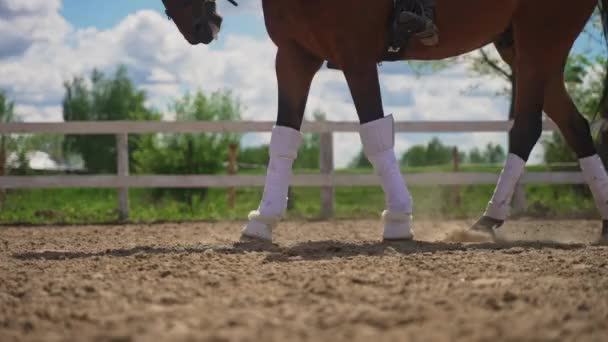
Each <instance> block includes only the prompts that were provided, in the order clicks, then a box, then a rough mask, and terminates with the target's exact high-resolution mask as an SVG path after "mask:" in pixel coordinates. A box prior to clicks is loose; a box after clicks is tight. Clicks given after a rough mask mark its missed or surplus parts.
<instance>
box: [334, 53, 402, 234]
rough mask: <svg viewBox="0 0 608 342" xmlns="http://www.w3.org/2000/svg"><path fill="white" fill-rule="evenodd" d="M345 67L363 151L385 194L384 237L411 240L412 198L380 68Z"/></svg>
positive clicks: (371, 63) (372, 66)
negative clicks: (382, 89)
mask: <svg viewBox="0 0 608 342" xmlns="http://www.w3.org/2000/svg"><path fill="white" fill-rule="evenodd" d="M343 70H344V75H345V76H346V80H347V82H348V86H349V88H350V91H351V94H352V97H353V100H354V102H355V107H356V108H357V113H358V114H359V121H360V122H361V127H360V137H361V142H362V144H363V151H364V153H365V155H366V157H367V158H368V159H369V161H370V162H371V163H372V165H373V166H374V170H375V172H376V174H377V175H378V176H379V177H380V181H381V184H382V188H383V190H384V194H385V201H386V210H385V211H384V213H383V215H382V217H383V219H384V240H411V239H412V238H413V233H412V229H411V220H412V218H411V217H412V200H411V196H410V193H409V191H408V189H407V186H406V184H405V181H404V179H403V176H402V175H401V171H400V168H399V163H398V162H397V158H396V157H395V149H394V147H395V129H394V122H393V117H392V116H386V117H385V116H384V110H383V108H382V97H381V94H380V83H379V80H378V69H377V67H376V64H375V63H373V62H370V63H369V64H363V65H345V66H344V69H343Z"/></svg>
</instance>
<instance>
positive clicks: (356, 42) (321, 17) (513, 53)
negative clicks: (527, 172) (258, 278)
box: [163, 0, 608, 239]
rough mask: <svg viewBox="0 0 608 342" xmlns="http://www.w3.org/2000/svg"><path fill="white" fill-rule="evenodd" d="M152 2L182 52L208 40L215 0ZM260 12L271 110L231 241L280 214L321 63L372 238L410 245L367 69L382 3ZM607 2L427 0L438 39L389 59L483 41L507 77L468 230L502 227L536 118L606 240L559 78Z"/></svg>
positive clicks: (600, 174)
mask: <svg viewBox="0 0 608 342" xmlns="http://www.w3.org/2000/svg"><path fill="white" fill-rule="evenodd" d="M413 1H415V0H413ZM163 2H164V3H165V6H166V8H167V11H168V12H167V14H168V15H169V16H170V17H171V18H172V19H173V20H174V21H175V24H176V25H177V27H178V28H179V29H180V31H181V32H182V34H183V35H184V37H185V38H186V39H187V40H188V41H189V42H190V43H192V44H197V43H199V42H203V43H208V42H210V41H211V40H212V39H213V38H214V37H215V35H216V34H217V32H218V31H219V29H220V25H221V17H220V16H219V15H218V14H217V13H216V11H215V0H163ZM262 4H263V9H264V17H265V23H266V27H267V30H268V34H269V36H270V38H271V39H272V41H273V42H274V43H275V44H276V46H277V47H278V52H277V56H276V75H277V79H278V88H279V91H278V100H279V103H278V115H277V126H276V127H275V131H273V137H272V140H271V145H270V149H271V151H270V155H271V160H270V165H269V168H268V178H267V184H266V188H265V192H264V198H263V200H262V203H261V205H260V208H259V209H258V211H256V212H254V213H252V215H250V223H249V224H248V226H247V227H246V228H245V230H244V233H243V235H244V236H248V237H255V238H262V239H270V238H271V232H272V230H271V229H272V227H273V226H274V225H276V224H277V223H278V220H279V218H280V216H281V214H282V211H283V210H284V203H283V202H284V201H285V197H286V187H287V185H288V184H289V176H290V174H291V162H292V161H293V158H295V156H296V155H297V147H298V146H299V136H298V134H297V132H298V131H299V129H300V126H301V124H302V119H303V116H304V110H305V106H306V102H307V98H308V93H309V88H310V85H311V81H312V79H313V77H314V76H315V74H316V73H317V71H318V70H319V69H320V68H321V66H322V65H323V62H324V61H331V62H332V63H333V64H334V65H336V66H337V67H338V68H339V69H341V70H342V71H343V72H344V75H345V77H346V80H347V83H348V86H349V88H350V91H351V94H352V97H353V100H354V103H355V107H356V109H357V113H358V116H359V119H360V122H361V139H362V142H363V146H364V151H365V153H366V155H367V156H368V158H369V159H370V161H372V164H373V165H374V168H375V169H376V172H377V173H378V175H379V176H380V178H381V181H382V185H383V188H384V191H385V193H386V200H387V211H386V212H385V214H384V218H385V235H384V238H385V239H409V238H411V237H412V233H411V231H410V219H411V218H410V214H411V210H412V208H411V207H412V206H411V201H410V199H409V193H408V192H407V187H406V186H405V184H404V183H403V181H402V180H401V181H400V180H399V178H402V177H401V175H400V173H399V171H398V165H397V164H396V163H395V162H394V160H393V159H394V151H393V144H394V141H393V138H392V136H393V134H394V133H393V132H392V131H391V130H392V118H390V117H385V113H384V110H383V107H382V100H381V93H380V85H379V79H378V70H377V63H378V62H380V61H383V60H386V59H387V53H386V42H387V34H388V30H387V27H388V25H389V21H390V20H391V16H392V11H393V1H392V0H377V1H364V0H262ZM607 5H608V0H600V3H599V4H598V0H577V1H576V2H572V1H555V0H534V1H529V0H502V1H488V0H460V1H453V0H437V9H436V13H437V26H438V27H439V32H440V36H441V39H440V43H439V44H438V45H437V46H432V47H429V46H425V45H423V44H421V43H420V42H418V41H415V40H414V41H411V43H410V45H409V47H408V48H407V49H406V50H404V51H403V52H402V53H401V56H400V58H401V59H404V60H410V59H415V60H436V59H443V58H447V57H451V56H457V55H460V54H463V53H466V52H469V51H472V50H475V49H478V48H480V47H482V46H484V45H486V44H488V43H492V42H495V44H496V45H497V48H498V50H499V52H500V54H501V56H502V57H503V58H504V59H505V61H507V62H508V63H509V64H510V65H511V67H512V68H513V71H514V74H515V75H516V85H515V102H514V104H515V107H514V111H515V122H514V126H513V128H512V130H511V131H510V133H509V137H510V144H509V158H508V160H507V163H506V165H505V169H504V170H503V173H502V175H501V177H500V180H499V183H498V185H497V188H496V192H495V194H494V196H493V198H492V200H491V201H490V204H489V205H488V209H487V211H486V213H485V215H484V216H483V217H482V218H481V219H480V220H479V221H478V222H477V223H476V224H475V225H474V227H473V228H474V229H477V230H481V231H484V232H488V233H490V234H492V235H493V234H494V232H495V229H496V228H498V227H500V226H501V225H502V224H503V222H504V221H505V219H506V216H507V212H508V207H509V205H510V200H511V196H512V193H513V189H514V187H515V184H516V183H517V181H518V180H519V178H520V176H521V174H522V173H523V170H524V165H525V162H526V161H527V160H528V158H529V156H530V152H531V150H532V148H533V147H534V145H535V144H536V143H537V141H538V139H539V137H540V135H541V131H542V125H541V123H542V113H543V111H544V112H545V113H546V114H547V115H548V116H549V117H550V118H551V119H552V120H553V121H554V122H555V123H556V124H557V125H558V126H559V128H560V130H561V132H562V133H563V135H564V137H565V139H566V141H567V142H568V144H569V145H570V146H571V147H572V148H573V149H574V151H575V152H576V154H577V156H578V157H579V158H580V160H581V168H582V170H583V173H584V175H585V178H586V180H587V181H588V183H589V185H590V187H591V190H592V192H593V194H594V197H595V199H596V203H597V205H598V209H599V210H600V213H601V216H602V219H603V220H604V231H603V238H605V239H608V176H607V175H606V172H605V170H604V168H603V166H602V165H601V162H599V158H598V157H597V153H596V150H595V147H594V144H593V141H592V137H591V134H590V129H589V124H588V122H587V121H586V120H585V119H584V118H583V116H582V115H581V114H580V113H579V111H578V110H577V108H576V107H575V105H574V104H573V101H572V100H571V98H570V96H569V95H568V93H567V91H566V88H565V85H564V78H563V71H564V65H565V62H566V59H567V57H568V54H569V51H570V49H571V48H572V46H573V44H574V41H575V40H576V38H577V37H578V36H579V34H580V33H581V32H582V30H583V28H584V26H585V24H586V22H587V21H588V19H589V18H590V16H591V15H592V13H593V11H594V10H595V8H596V7H597V6H599V8H600V12H601V16H602V19H603V20H604V23H606V21H607V19H608V10H607V8H606V6H607ZM218 18H219V19H218ZM605 92H606V90H604V94H603V98H604V99H603V101H602V103H605V102H606V101H605V98H606V94H605ZM391 154H392V155H391ZM273 158H274V159H273Z"/></svg>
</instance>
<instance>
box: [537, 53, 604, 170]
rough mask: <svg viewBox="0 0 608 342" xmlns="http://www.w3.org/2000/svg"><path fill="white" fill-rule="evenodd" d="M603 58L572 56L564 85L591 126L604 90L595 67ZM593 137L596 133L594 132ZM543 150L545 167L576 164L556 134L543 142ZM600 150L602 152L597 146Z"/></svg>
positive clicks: (571, 154) (567, 147)
mask: <svg viewBox="0 0 608 342" xmlns="http://www.w3.org/2000/svg"><path fill="white" fill-rule="evenodd" d="M605 64H606V60H605V59H604V58H602V57H596V58H595V59H590V58H588V57H585V56H583V55H573V56H571V57H570V58H569V59H568V63H567V64H566V69H565V73H564V75H565V81H566V86H567V88H568V92H569V93H570V95H571V97H572V99H573V100H574V102H575V104H576V106H577V108H578V109H579V111H580V112H581V113H582V114H583V116H585V117H586V118H587V119H588V120H589V121H590V122H592V123H593V122H594V121H595V119H596V118H597V115H598V114H599V112H598V111H599V110H600V97H601V94H602V87H603V84H602V83H603V82H602V81H603V76H604V75H603V73H599V74H598V73H597V69H596V68H597V66H598V65H602V66H603V65H605ZM593 133H594V135H595V133H596V132H593ZM542 144H543V146H544V148H545V155H544V159H545V162H546V163H567V162H576V160H577V158H576V155H575V154H574V152H573V151H572V149H571V148H570V147H569V146H568V144H567V143H566V141H565V140H564V138H563V136H562V135H561V133H559V132H554V133H552V134H551V136H550V137H548V138H545V139H543V140H542ZM600 150H602V148H601V146H600Z"/></svg>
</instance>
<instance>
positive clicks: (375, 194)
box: [0, 185, 595, 224]
mask: <svg viewBox="0 0 608 342" xmlns="http://www.w3.org/2000/svg"><path fill="white" fill-rule="evenodd" d="M493 189H494V186H491V185H488V186H461V187H459V193H460V201H459V203H460V205H456V204H455V200H454V198H455V196H456V190H455V188H454V187H440V186H412V187H411V188H410V191H411V193H412V196H413V198H414V212H415V215H416V217H417V218H473V217H477V216H478V215H480V214H481V213H482V212H483V210H484V209H485V206H486V205H487V202H488V200H489V199H490V197H491V195H492V191H493ZM578 189H580V188H578ZM526 191H527V196H528V202H529V208H530V209H529V210H528V212H527V213H524V214H526V215H534V216H541V217H594V216H595V205H594V203H593V200H592V198H591V196H590V194H589V193H588V192H587V191H580V190H577V187H574V186H545V185H535V186H528V187H527V188H526ZM261 196H262V189H260V188H242V189H239V190H238V191H237V202H236V208H234V209H230V208H228V205H227V191H226V190H224V189H212V190H210V191H209V193H208V196H207V197H206V198H205V199H204V200H200V199H199V200H194V201H193V203H192V205H189V204H186V203H181V202H178V201H176V200H174V199H171V198H170V197H163V198H161V199H155V197H154V196H152V191H151V190H143V189H133V190H131V191H130V198H129V199H130V210H131V217H130V219H131V221H135V222H155V221H187V220H231V219H245V218H246V217H247V214H248V213H249V211H250V210H252V209H254V208H256V207H257V205H258V203H259V200H260V198H261ZM292 198H293V200H294V206H293V208H292V209H290V210H289V212H288V214H287V215H288V217H289V218H306V219H311V218H316V217H317V216H318V214H319V211H320V189H319V188H294V189H293V192H292ZM116 205H117V196H116V191H115V190H97V189H60V190H43V189H37V190H20V191H11V192H9V193H8V198H7V200H6V204H5V207H4V208H3V209H2V210H1V211H0V223H1V224H16V223H27V224H52V223H63V224H72V223H107V222H116V220H117V219H118V212H117V210H116ZM383 208H384V195H383V193H382V191H381V189H380V188H379V187H341V188H337V189H336V217H337V218H377V217H379V214H380V212H381V211H382V210H383Z"/></svg>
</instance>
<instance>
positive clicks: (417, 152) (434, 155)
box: [401, 137, 462, 167]
mask: <svg viewBox="0 0 608 342" xmlns="http://www.w3.org/2000/svg"><path fill="white" fill-rule="evenodd" d="M453 149H454V148H453V147H450V146H445V145H443V144H442V143H441V141H440V140H439V138H437V137H434V138H433V139H432V140H431V141H430V142H429V143H428V144H427V145H426V146H424V145H416V146H413V147H411V148H410V149H409V150H407V151H406V152H405V153H404V154H403V157H402V158H401V165H403V166H408V167H418V166H435V165H445V164H449V163H450V162H451V161H452V157H453ZM461 158H462V157H461Z"/></svg>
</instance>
